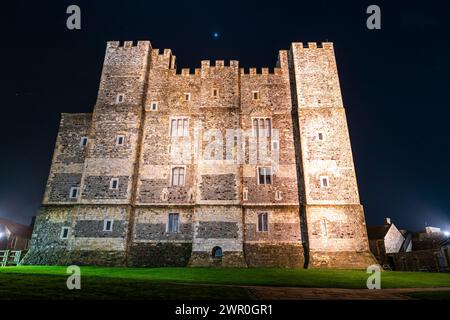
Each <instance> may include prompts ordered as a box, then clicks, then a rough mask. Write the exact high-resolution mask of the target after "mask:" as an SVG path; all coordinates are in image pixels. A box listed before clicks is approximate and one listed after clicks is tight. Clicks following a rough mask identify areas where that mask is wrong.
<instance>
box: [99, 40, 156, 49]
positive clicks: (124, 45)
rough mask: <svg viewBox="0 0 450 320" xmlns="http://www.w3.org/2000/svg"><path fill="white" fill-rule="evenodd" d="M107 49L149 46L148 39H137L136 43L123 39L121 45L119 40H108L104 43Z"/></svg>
mask: <svg viewBox="0 0 450 320" xmlns="http://www.w3.org/2000/svg"><path fill="white" fill-rule="evenodd" d="M106 48H107V49H119V48H123V49H130V48H151V43H150V41H147V40H143V41H137V43H136V45H134V41H124V42H123V43H122V45H120V41H108V42H107V43H106Z"/></svg>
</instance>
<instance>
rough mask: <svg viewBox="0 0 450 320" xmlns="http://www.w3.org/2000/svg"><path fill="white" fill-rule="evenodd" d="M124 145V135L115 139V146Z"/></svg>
mask: <svg viewBox="0 0 450 320" xmlns="http://www.w3.org/2000/svg"><path fill="white" fill-rule="evenodd" d="M124 144H125V136H124V135H118V136H117V137H116V146H123V145H124Z"/></svg>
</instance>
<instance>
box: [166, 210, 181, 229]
mask: <svg viewBox="0 0 450 320" xmlns="http://www.w3.org/2000/svg"><path fill="white" fill-rule="evenodd" d="M178 230H179V214H178V213H169V221H168V224H167V232H178Z"/></svg>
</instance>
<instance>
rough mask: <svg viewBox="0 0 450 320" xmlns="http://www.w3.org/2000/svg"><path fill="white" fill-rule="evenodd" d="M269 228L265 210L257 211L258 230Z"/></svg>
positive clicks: (263, 230) (262, 230) (264, 230)
mask: <svg viewBox="0 0 450 320" xmlns="http://www.w3.org/2000/svg"><path fill="white" fill-rule="evenodd" d="M268 230H269V226H268V217H267V212H262V213H258V232H267V231H268Z"/></svg>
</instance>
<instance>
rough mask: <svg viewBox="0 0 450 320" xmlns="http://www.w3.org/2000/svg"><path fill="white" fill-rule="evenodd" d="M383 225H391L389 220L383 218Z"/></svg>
mask: <svg viewBox="0 0 450 320" xmlns="http://www.w3.org/2000/svg"><path fill="white" fill-rule="evenodd" d="M384 224H385V225H388V224H392V222H391V218H384Z"/></svg>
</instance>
